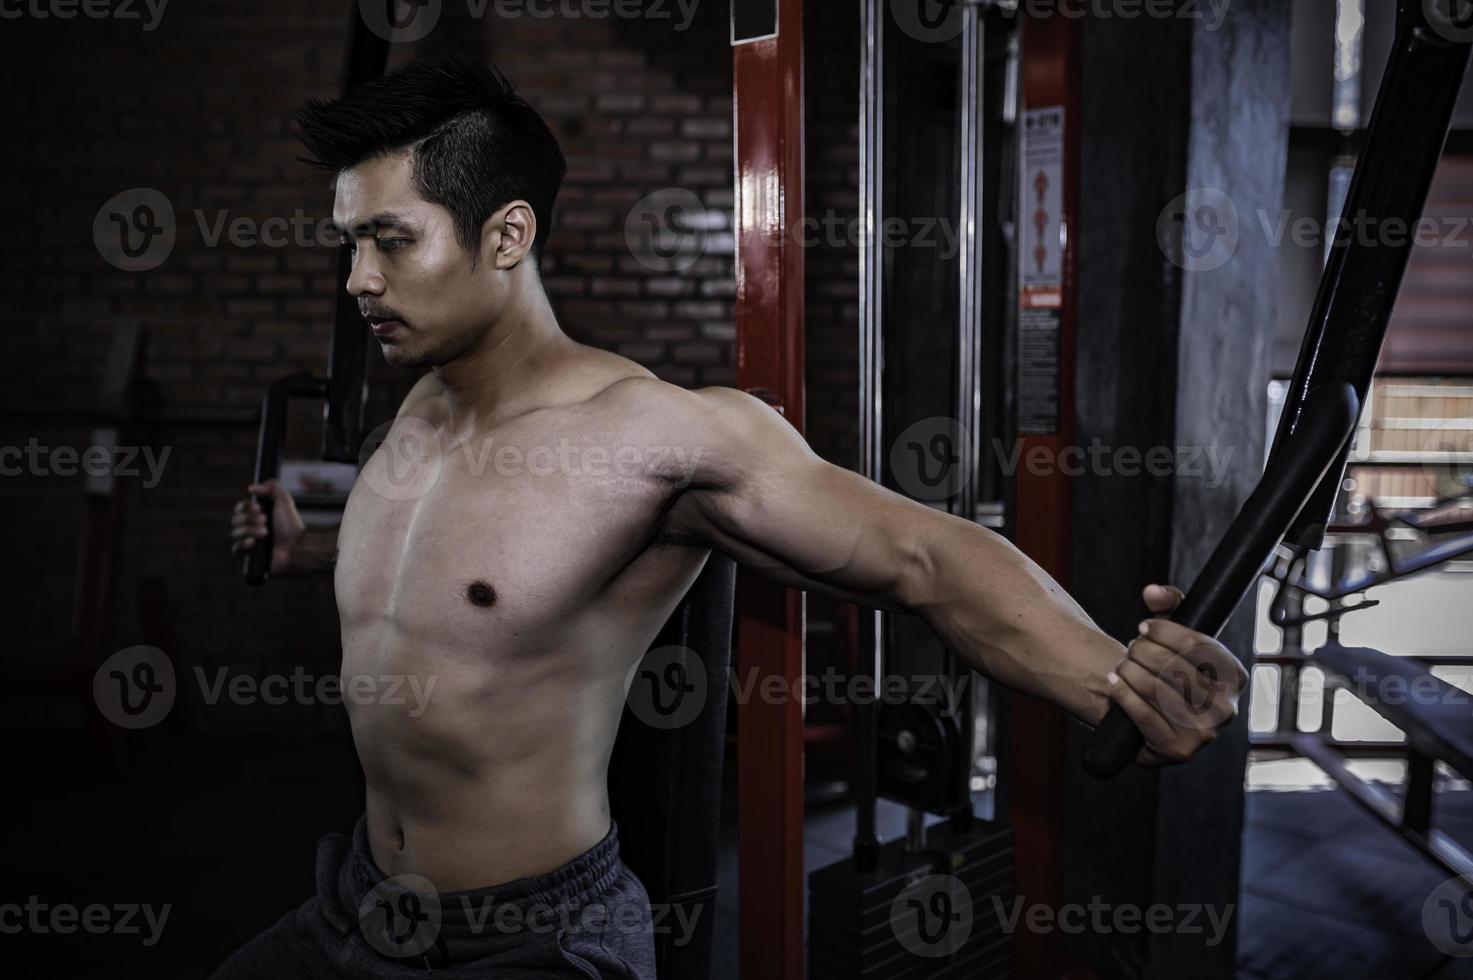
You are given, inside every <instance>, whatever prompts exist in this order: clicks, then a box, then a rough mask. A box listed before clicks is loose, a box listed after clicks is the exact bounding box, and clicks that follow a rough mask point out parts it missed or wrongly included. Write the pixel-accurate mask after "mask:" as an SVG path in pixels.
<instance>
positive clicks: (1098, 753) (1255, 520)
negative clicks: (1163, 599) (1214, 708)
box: [1084, 381, 1360, 779]
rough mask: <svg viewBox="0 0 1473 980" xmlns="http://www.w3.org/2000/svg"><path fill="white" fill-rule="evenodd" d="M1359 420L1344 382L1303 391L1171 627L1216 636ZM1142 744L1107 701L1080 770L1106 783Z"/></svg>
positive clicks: (1118, 710)
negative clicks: (1281, 438)
mask: <svg viewBox="0 0 1473 980" xmlns="http://www.w3.org/2000/svg"><path fill="white" fill-rule="evenodd" d="M1359 416H1360V398H1359V397H1358V396H1357V395H1356V392H1355V388H1354V387H1353V386H1351V385H1350V384H1349V383H1348V382H1344V381H1334V382H1330V383H1328V384H1324V385H1321V386H1320V387H1318V388H1316V389H1315V390H1314V391H1312V392H1310V394H1309V396H1308V397H1307V398H1306V399H1305V401H1304V408H1303V411H1302V413H1301V415H1300V419H1299V424H1298V426H1297V427H1296V428H1295V429H1294V432H1293V434H1292V435H1291V436H1290V437H1289V438H1288V440H1287V441H1286V442H1284V443H1283V444H1282V445H1280V446H1278V447H1277V448H1276V451H1275V452H1274V454H1273V455H1272V456H1271V457H1270V458H1269V461H1268V465H1267V466H1265V467H1264V471H1263V477H1262V478H1261V479H1260V480H1259V481H1258V486H1257V487H1256V488H1255V489H1254V491H1253V493H1252V494H1251V495H1250V496H1249V497H1248V499H1247V501H1245V502H1244V504H1243V508H1242V509H1241V510H1240V511H1238V516H1237V517H1236V518H1234V520H1233V523H1232V526H1230V527H1229V528H1228V530H1227V533H1226V534H1224V535H1223V536H1222V540H1221V541H1219V542H1218V543H1217V550H1215V551H1213V553H1212V557H1211V558H1209V559H1208V560H1207V564H1206V566H1204V567H1203V569H1202V574H1200V575H1198V576H1197V580H1196V581H1195V582H1193V583H1192V588H1191V590H1190V591H1188V592H1187V594H1186V596H1185V597H1184V598H1183V599H1182V601H1181V605H1179V606H1178V607H1177V608H1176V611H1175V612H1174V613H1173V615H1172V616H1171V617H1170V618H1171V620H1172V621H1173V622H1177V623H1181V624H1182V625H1183V626H1185V627H1187V628H1188V629H1191V630H1196V631H1197V632H1199V633H1206V634H1207V635H1209V636H1216V635H1217V634H1218V633H1220V632H1221V631H1222V628H1223V627H1224V626H1226V625H1227V621H1228V619H1229V618H1230V617H1231V616H1232V614H1233V610H1234V609H1236V608H1237V607H1238V603H1239V602H1241V601H1242V599H1243V595H1244V594H1245V593H1246V592H1247V591H1248V590H1249V589H1250V588H1251V587H1252V586H1253V583H1254V582H1255V581H1257V579H1258V576H1259V573H1260V572H1262V571H1263V566H1264V565H1265V564H1266V563H1267V562H1268V561H1269V559H1271V558H1272V557H1273V554H1274V549H1276V548H1277V547H1278V546H1279V544H1280V542H1282V541H1283V539H1284V535H1285V534H1286V533H1287V532H1288V530H1289V526H1290V525H1291V524H1293V523H1294V519H1295V518H1296V517H1297V516H1299V512H1300V511H1301V510H1302V509H1303V508H1304V505H1305V502H1306V501H1307V500H1309V498H1310V496H1311V495H1312V494H1313V493H1314V491H1315V488H1316V487H1317V486H1319V483H1320V480H1321V479H1322V478H1323V477H1324V475H1325V472H1326V471H1327V470H1328V469H1329V468H1330V466H1331V465H1332V464H1333V463H1335V462H1336V461H1337V460H1338V459H1339V458H1340V454H1341V451H1342V450H1343V449H1344V447H1345V446H1346V445H1347V444H1348V442H1349V441H1350V437H1351V436H1352V435H1353V434H1354V432H1355V424H1356V421H1357V420H1358V418H1359ZM1142 744H1144V740H1143V739H1142V738H1141V733H1140V731H1139V730H1138V729H1137V728H1136V727H1135V725H1134V723H1132V722H1131V720H1130V717H1129V716H1128V715H1127V714H1126V713H1125V712H1124V711H1123V710H1122V709H1121V708H1120V706H1119V705H1117V704H1113V703H1112V704H1111V705H1110V710H1109V712H1108V713H1107V714H1106V715H1105V720H1104V721H1102V722H1101V723H1100V727H1099V728H1097V729H1095V733H1094V735H1093V736H1092V737H1091V738H1090V741H1089V744H1088V745H1087V746H1086V747H1085V750H1084V769H1085V771H1086V772H1088V773H1089V774H1090V775H1091V776H1094V777H1095V778H1096V779H1111V778H1113V777H1114V776H1116V775H1118V774H1119V772H1120V771H1121V770H1122V769H1124V768H1125V767H1126V765H1128V764H1129V763H1130V761H1131V760H1132V759H1134V758H1135V756H1136V753H1138V752H1139V751H1140V749H1141V745H1142Z"/></svg>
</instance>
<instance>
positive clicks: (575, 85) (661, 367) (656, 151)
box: [0, 0, 855, 672]
mask: <svg viewBox="0 0 1473 980" xmlns="http://www.w3.org/2000/svg"><path fill="white" fill-rule="evenodd" d="M349 7H350V5H349V4H344V3H341V2H326V0H304V2H298V3H287V2H284V0H267V2H265V3H262V4H255V5H252V6H251V7H249V8H243V7H240V6H239V5H238V4H232V3H229V2H226V0H194V2H191V3H190V4H188V5H185V4H177V5H170V6H168V7H167V8H166V10H165V12H164V14H163V16H162V18H161V19H160V20H159V21H158V23H157V24H156V25H154V26H152V29H145V24H144V23H142V22H140V21H138V20H131V21H129V20H120V19H116V18H113V19H89V18H87V17H82V16H79V17H77V18H74V19H71V20H65V21H63V20H57V19H54V18H52V19H37V18H34V17H27V18H22V19H20V20H7V21H6V23H5V28H4V32H5V39H6V40H7V41H9V42H10V44H9V45H8V48H9V50H8V53H7V56H6V58H5V60H4V61H3V63H0V78H3V85H4V91H5V93H6V94H5V98H6V100H7V102H8V103H10V104H11V105H12V106H21V107H24V111H22V112H18V113H16V112H12V113H11V114H10V119H9V121H10V124H11V126H10V128H11V137H12V138H11V142H10V149H9V152H7V154H5V156H4V158H3V160H0V169H3V174H4V177H5V186H7V187H8V188H10V189H11V191H12V193H11V194H9V195H7V199H6V201H5V204H4V205H3V207H4V208H5V212H6V214H7V217H8V218H9V224H10V228H11V234H10V235H9V236H7V239H6V243H5V245H4V246H3V251H0V286H3V287H4V293H5V295H6V296H8V297H10V298H11V299H12V302H13V303H15V304H16V305H17V306H18V310H17V311H16V316H15V317H14V319H12V321H11V322H10V324H9V325H8V330H7V339H8V340H9V345H8V351H7V353H8V354H9V356H8V357H7V358H6V359H5V361H4V364H3V366H0V372H3V375H0V376H3V380H4V384H3V394H0V404H4V405H5V406H6V411H5V417H4V421H3V423H0V444H3V445H11V446H20V445H24V444H26V442H27V440H29V439H33V438H34V439H35V440H37V442H38V443H39V444H41V445H43V446H48V447H57V446H73V447H76V448H79V449H81V448H85V447H86V446H87V444H88V442H89V439H90V436H89V432H88V429H87V427H86V425H85V422H83V421H80V420H79V419H78V418H76V417H75V416H76V413H79V412H80V413H85V412H86V411H88V410H89V409H90V406H91V405H93V403H94V401H95V399H96V389H97V383H98V380H99V378H100V376H101V373H102V367H103V363H104V358H105V356H106V351H107V348H108V344H109V341H110V339H111V337H112V334H113V332H114V328H115V326H116V324H118V323H119V322H122V321H123V320H125V319H133V320H136V321H138V322H140V323H141V324H142V325H143V326H144V328H145V330H146V336H147V339H148V341H147V349H146V353H145V372H144V377H145V379H146V381H147V382H148V386H149V388H150V390H151V392H152V397H153V399H154V401H155V402H156V404H157V405H158V406H160V407H162V408H165V409H168V410H170V411H172V412H174V413H176V415H180V416H195V418H194V420H192V421H172V422H167V423H162V424H158V425H156V426H153V427H152V428H151V429H150V430H149V431H146V432H142V433H139V434H138V439H137V441H140V442H147V443H148V444H149V445H150V446H151V447H153V448H154V450H155V451H156V452H162V451H163V450H164V449H165V448H167V449H168V451H169V453H170V455H169V457H168V461H167V465H166V467H165V470H164V473H163V477H162V480H161V481H160V482H159V483H158V485H157V486H152V487H147V488H145V487H144V486H142V482H143V481H142V480H141V479H139V478H133V479H131V480H129V479H127V478H125V479H124V480H123V484H124V486H125V490H126V491H127V495H126V499H127V504H126V508H125V524H124V527H123V530H122V531H121V534H120V537H119V539H118V540H119V549H118V550H119V554H120V558H119V564H118V578H117V608H116V610H115V614H116V630H115V632H114V636H113V638H112V641H111V646H112V647H113V648H120V647H122V646H126V645H129V644H131V643H135V642H139V626H138V624H137V621H136V616H135V615H134V607H135V600H134V592H135V590H136V588H137V586H138V583H139V582H141V581H142V580H144V579H145V578H147V577H150V576H152V577H161V578H163V579H164V580H165V581H166V582H167V584H168V587H169V591H170V601H171V614H172V618H173V620H174V626H175V630H176V633H177V643H178V645H179V647H180V650H179V651H178V653H179V656H181V657H185V658H187V659H193V660H196V661H234V662H249V663H267V662H274V663H279V664H289V663H299V662H307V663H315V664H321V665H327V666H330V665H332V664H334V663H335V662H336V658H337V630H336V617H335V616H334V615H333V614H332V612H331V610H332V605H331V583H330V582H329V581H328V580H327V579H325V578H324V579H319V580H315V581H311V582H299V583H295V584H293V585H292V586H291V587H280V588H272V587H268V588H267V589H265V590H251V589H247V588H244V587H243V586H242V585H241V583H240V580H239V578H238V576H237V575H236V573H235V570H234V567H233V565H232V563H230V562H229V560H228V559H227V557H226V554H225V527H226V520H227V515H228V510H229V507H230V505H231V503H232V502H233V501H234V500H235V499H236V498H237V497H238V496H239V494H240V492H241V488H242V486H243V484H244V483H245V482H246V479H247V477H248V475H249V473H250V469H251V464H252V460H253V456H254V439H255V436H254V421H253V415H254V412H255V409H256V406H257V405H258V403H259V400H260V396H261V394H262V391H263V389H264V387H265V385H266V384H267V383H268V382H269V381H270V380H272V379H273V378H275V377H278V376H280V375H282V374H284V373H287V372H288V371H291V370H298V369H304V370H311V371H315V372H318V373H320V372H321V371H322V370H323V367H324V365H325V362H326V357H327V350H328V340H329V338H328V325H329V323H330V318H331V311H332V302H333V298H332V294H333V290H334V278H333V276H334V272H333V270H334V262H335V255H334V252H333V249H332V248H331V247H328V246H325V245H321V244H311V231H312V228H313V226H315V225H316V223H317V222H318V221H320V220H322V219H325V218H327V217H328V216H329V215H330V211H331V195H330V191H329V189H328V187H327V185H326V182H325V181H324V179H323V178H322V176H321V175H320V174H317V173H315V172H313V171H311V170H309V169H308V168H306V167H305V166H303V165H301V164H300V163H298V162H297V161H296V159H295V158H296V156H297V154H298V153H299V152H300V148H299V146H298V144H297V143H296V141H295V140H294V139H293V138H292V135H291V128H290V127H291V123H290V115H291V111H292V109H293V108H294V107H295V106H296V105H297V104H298V103H299V102H300V101H301V100H302V99H304V98H306V97H309V96H330V95H332V94H334V92H335V90H336V86H337V79H338V74H339V68H340V59H341V57H342V52H343V50H344V45H345V40H346V28H347V16H348V8H349ZM661 7H662V9H664V10H666V11H673V9H674V5H670V4H664V5H661ZM819 8H820V5H815V4H810V18H809V19H810V23H811V24H812V25H814V26H812V27H810V30H809V48H810V52H811V55H810V56H811V57H823V58H831V57H832V56H831V54H830V51H831V50H832V49H830V47H829V45H830V44H831V43H837V44H838V45H839V46H840V50H844V49H847V48H850V47H852V38H849V37H847V36H845V35H843V34H842V33H840V35H839V36H840V37H843V38H844V39H843V40H840V41H837V42H835V41H834V37H833V35H832V34H828V35H826V34H825V32H830V31H839V32H842V31H844V30H848V31H850V33H852V31H853V27H852V25H850V26H849V27H847V28H845V27H844V26H843V24H842V22H843V21H844V20H845V19H846V18H842V17H838V16H837V15H836V14H835V13H834V12H833V11H823V12H819ZM472 9H473V8H472V7H471V6H470V5H468V4H463V3H452V2H446V3H445V4H444V5H443V6H442V10H441V20H440V22H439V24H438V25H437V27H436V29H435V30H434V32H432V33H431V34H430V35H429V36H428V37H427V38H425V39H424V40H422V41H420V42H418V43H416V44H401V45H396V46H395V47H394V49H393V50H392V52H391V59H390V63H391V65H392V64H397V63H400V62H402V61H404V60H408V59H410V58H413V57H415V56H417V55H419V54H422V53H431V54H433V53H445V52H451V51H454V52H467V53H476V52H479V53H482V54H485V55H486V56H488V57H490V58H491V59H492V60H493V61H495V62H496V63H497V64H498V65H499V66H501V67H502V68H503V70H505V71H506V72H507V73H508V74H509V75H510V76H511V77H512V78H513V79H514V80H516V81H517V82H518V85H519V88H520V90H521V91H522V93H523V94H524V95H526V96H527V98H528V99H529V100H530V101H531V102H532V103H533V104H534V105H535V106H537V107H538V109H539V110H540V111H541V112H542V113H543V114H544V115H545V116H546V118H547V119H548V122H549V124H550V125H551V126H552V128H553V130H554V131H555V132H556V133H557V134H558V137H559V139H560V140H561V142H562V144H563V148H564V152H565V153H566V154H567V157H568V160H569V164H570V172H569V180H568V183H567V186H566V189H565V190H564V192H563V195H562V197H561V199H560V202H559V208H558V212H557V219H556V221H555V226H554V231H553V234H552V237H551V240H550V242H549V245H548V250H547V257H546V261H545V264H544V276H545V282H546V286H547V290H548V293H549V295H550V296H551V298H552V302H553V305H554V308H555V309H556V310H557V312H558V314H559V317H560V319H561V321H562V323H563V325H564V328H565V329H566V330H567V331H568V332H569V333H570V334H571V335H572V336H574V337H575V338H577V339H579V340H581V341H584V342H587V343H590V344H594V345H596V346H599V347H603V348H606V349H609V350H614V351H617V352H619V353H621V354H624V355H625V356H628V357H631V358H633V359H635V360H637V361H639V362H641V363H643V364H645V365H646V366H647V367H649V368H650V369H651V370H653V371H655V372H656V373H657V374H658V375H659V376H660V377H662V378H664V379H666V380H668V381H671V382H673V383H677V384H682V385H688V386H697V385H712V384H717V385H722V384H732V383H734V381H735V374H734V367H733V344H732V340H733V335H734V327H733V319H732V293H733V281H732V254H731V251H732V248H731V236H730V208H731V202H732V180H731V111H732V106H731V74H730V73H731V67H730V66H731V58H730V52H729V48H728V45H727V21H726V6H725V4H709V3H708V4H700V5H698V6H697V7H696V9H695V13H694V17H693V19H692V20H691V21H690V23H689V24H688V25H677V23H676V22H675V21H673V20H670V19H659V18H656V17H643V18H635V19H616V18H611V17H608V18H595V17H591V16H583V17H574V18H569V17H556V18H552V19H546V20H539V19H534V18H532V17H530V16H527V15H522V16H518V17H511V18H506V17H502V18H498V17H496V16H495V15H494V11H495V9H496V7H495V5H492V6H490V7H487V8H486V11H487V15H486V16H485V17H483V18H480V19H477V18H474V17H472V16H471V15H470V11H471V10H472ZM511 9H515V8H511ZM589 9H592V8H591V7H590V8H589ZM672 15H673V16H675V17H677V18H678V16H679V15H678V14H672ZM144 17H145V19H146V17H147V15H146V14H144ZM831 20H832V21H835V22H836V23H828V21H831ZM808 80H809V85H810V94H809V113H808V118H809V125H810V130H809V140H808V144H807V151H808V156H809V168H810V169H809V181H808V183H809V189H808V194H809V200H810V202H811V204H810V211H811V212H813V211H819V210H824V209H830V210H832V209H848V210H850V211H852V209H853V187H854V183H855V181H854V174H853V167H854V157H853V146H854V133H853V120H854V114H855V112H854V103H853V91H852V90H853V84H852V80H853V75H852V74H848V73H846V72H842V71H829V70H825V71H810V72H809V73H808ZM831 186H832V187H837V188H841V189H839V190H830V187H831ZM665 187H678V188H684V189H686V190H689V191H691V192H693V193H694V194H695V195H697V197H699V198H700V200H701V202H702V203H703V204H704V206H705V207H706V208H707V209H708V211H709V213H708V214H707V216H706V218H707V221H706V224H707V232H706V234H705V237H704V240H703V245H702V249H701V253H700V257H699V258H698V259H697V260H696V261H695V263H694V264H693V265H691V266H690V267H689V268H686V269H684V270H682V271H680V272H678V273H673V274H672V273H667V272H658V271H652V270H651V269H649V268H647V267H646V266H645V265H644V264H642V263H641V262H640V261H639V260H638V258H637V257H635V256H634V255H632V254H631V252H630V249H629V247H628V245H627V243H626V240H625V236H624V222H625V219H626V217H627V216H628V214H629V212H630V209H631V207H633V206H634V205H635V203H636V202H637V201H639V200H640V199H641V198H642V197H644V196H645V195H647V194H649V193H650V192H652V191H655V190H658V189H660V188H665ZM134 188H152V189H155V190H157V191H158V192H159V193H160V194H162V195H163V197H164V198H165V199H166V200H167V202H168V206H169V207H171V208H172V210H173V214H174V228H175V241H174V244H173V247H172V249H171V250H170V251H169V252H168V254H167V258H165V259H164V261H163V262H162V263H161V264H159V265H158V266H157V267H156V268H153V269H150V270H148V271H141V272H129V271H120V270H119V269H118V268H115V267H114V266H113V265H111V264H109V263H108V262H107V261H105V259H104V257H103V256H102V254H101V252H100V251H99V248H98V246H97V243H96V240H95V238H94V233H93V225H94V218H96V216H97V214H98V211H99V209H100V208H101V207H102V205H103V203H104V202H106V201H108V200H109V199H110V198H112V197H113V196H114V195H117V194H119V193H122V192H127V191H129V190H130V189H134ZM239 218H245V219H248V220H249V221H250V222H251V223H252V224H253V225H254V226H257V227H259V226H260V225H261V223H262V222H265V221H266V220H267V219H270V218H276V219H278V220H283V219H284V220H285V221H287V222H292V221H295V222H296V228H290V229H289V230H287V231H286V232H285V237H286V238H287V239H289V240H288V242H287V243H286V244H284V245H283V246H281V247H271V246H268V245H265V244H261V243H255V244H251V243H243V242H239V241H234V242H233V241H232V240H230V236H229V235H226V236H224V237H223V238H221V239H220V240H218V241H215V242H214V243H212V242H211V240H210V239H211V236H212V234H213V233H214V229H215V228H216V226H217V223H219V222H221V221H222V220H223V221H224V222H226V227H227V228H228V225H229V222H231V221H234V220H236V219H239ZM299 236H300V237H303V238H305V239H306V242H304V243H300V244H299V243H297V242H295V241H293V240H291V239H295V238H296V237H299ZM808 263H809V269H810V273H809V283H808V294H809V300H810V311H809V314H808V316H809V330H810V337H811V339H810V341H809V348H808V349H809V355H808V356H809V380H810V385H811V386H812V387H811V390H810V395H809V420H810V433H811V438H812V441H813V442H814V445H815V447H816V448H818V449H819V451H820V452H821V453H823V454H824V455H825V456H828V457H829V458H832V459H835V460H836V461H840V462H843V463H845V464H846V465H849V461H851V460H852V458H853V454H854V450H853V441H854V437H853V432H852V429H853V420H854V417H855V414H854V413H855V404H854V392H853V387H854V386H853V365H852V361H853V356H854V354H853V319H854V288H853V285H852V279H853V273H854V253H853V249H852V248H844V247H839V248H830V247H826V246H820V247H815V248H813V249H810V253H809V255H808ZM372 360H373V362H374V363H373V368H372V369H371V371H370V383H371V386H372V387H371V393H372V394H371V398H370V404H369V419H370V424H373V423H375V422H377V421H380V420H382V419H384V418H386V417H388V415H389V414H390V413H391V412H392V411H393V408H394V406H395V405H396V404H397V402H398V400H399V398H400V397H401V396H402V393H403V391H404V390H405V388H406V387H407V384H408V383H409V382H410V381H412V377H408V376H405V375H403V374H401V373H400V372H396V371H393V370H391V369H388V368H387V367H386V366H384V365H383V364H382V363H381V361H380V359H379V358H377V357H376V356H375V357H374V358H373V359H372ZM57 412H70V413H73V417H72V418H71V419H70V420H69V421H65V422H63V421H62V420H59V419H57V418H55V417H54V415H55V413H57ZM81 483H82V481H81V478H80V476H72V477H66V476H58V475H56V474H55V473H50V474H48V475H38V474H27V475H23V476H21V477H13V478H7V479H5V480H0V499H3V500H4V502H5V503H7V504H9V505H10V508H9V512H10V513H12V514H16V515H23V519H22V520H19V521H17V522H16V527H15V528H14V530H13V532H12V533H11V534H10V535H9V536H8V537H7V543H6V554H7V556H8V560H9V564H10V567H11V568H12V569H15V570H17V571H19V572H20V574H17V575H14V576H13V577H12V578H13V581H12V582H11V583H10V586H9V588H7V589H6V590H5V592H4V593H3V597H0V610H3V611H4V612H5V613H6V614H7V616H6V618H7V622H8V623H9V624H10V630H9V631H8V633H7V639H6V644H5V645H6V647H7V649H6V650H5V652H4V655H3V656H4V658H5V660H6V662H7V663H8V664H12V665H13V664H16V663H25V664H29V665H32V667H33V668H34V669H36V670H39V671H42V672H45V671H48V670H52V669H56V668H57V667H59V665H60V664H61V662H62V658H63V657H64V656H65V651H66V650H67V645H68V636H69V630H70V625H69V617H70V616H71V612H72V599H71V592H72V584H73V577H74V575H75V568H76V554H77V548H78V544H79V541H78V536H77V531H76V527H77V522H78V518H79V517H80V514H81V512H82V507H83V503H82V495H81ZM820 618H822V617H820Z"/></svg>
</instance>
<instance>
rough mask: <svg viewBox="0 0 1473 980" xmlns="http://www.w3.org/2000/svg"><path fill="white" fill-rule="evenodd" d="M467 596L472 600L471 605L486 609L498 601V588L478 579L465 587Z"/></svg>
mask: <svg viewBox="0 0 1473 980" xmlns="http://www.w3.org/2000/svg"><path fill="white" fill-rule="evenodd" d="M465 597H466V598H467V599H469V600H470V604H471V605H473V606H480V607H481V608H482V609H486V608H489V607H490V606H491V605H492V604H493V603H495V602H496V590H495V589H493V588H491V586H489V585H487V584H486V583H485V582H483V581H481V580H480V579H476V580H475V581H474V582H472V583H471V584H470V585H467V586H466V587H465Z"/></svg>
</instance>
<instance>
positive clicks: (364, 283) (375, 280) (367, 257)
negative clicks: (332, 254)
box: [348, 248, 384, 297]
mask: <svg viewBox="0 0 1473 980" xmlns="http://www.w3.org/2000/svg"><path fill="white" fill-rule="evenodd" d="M383 292H384V277H383V276H382V275H381V274H380V273H379V270H378V262H377V260H376V259H375V258H374V257H373V254H372V252H371V251H370V250H368V249H361V248H360V249H359V250H358V254H357V255H356V256H355V257H354V259H353V266H352V268H351V269H350V270H349V272H348V295H349V296H354V297H358V296H381V295H383Z"/></svg>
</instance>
